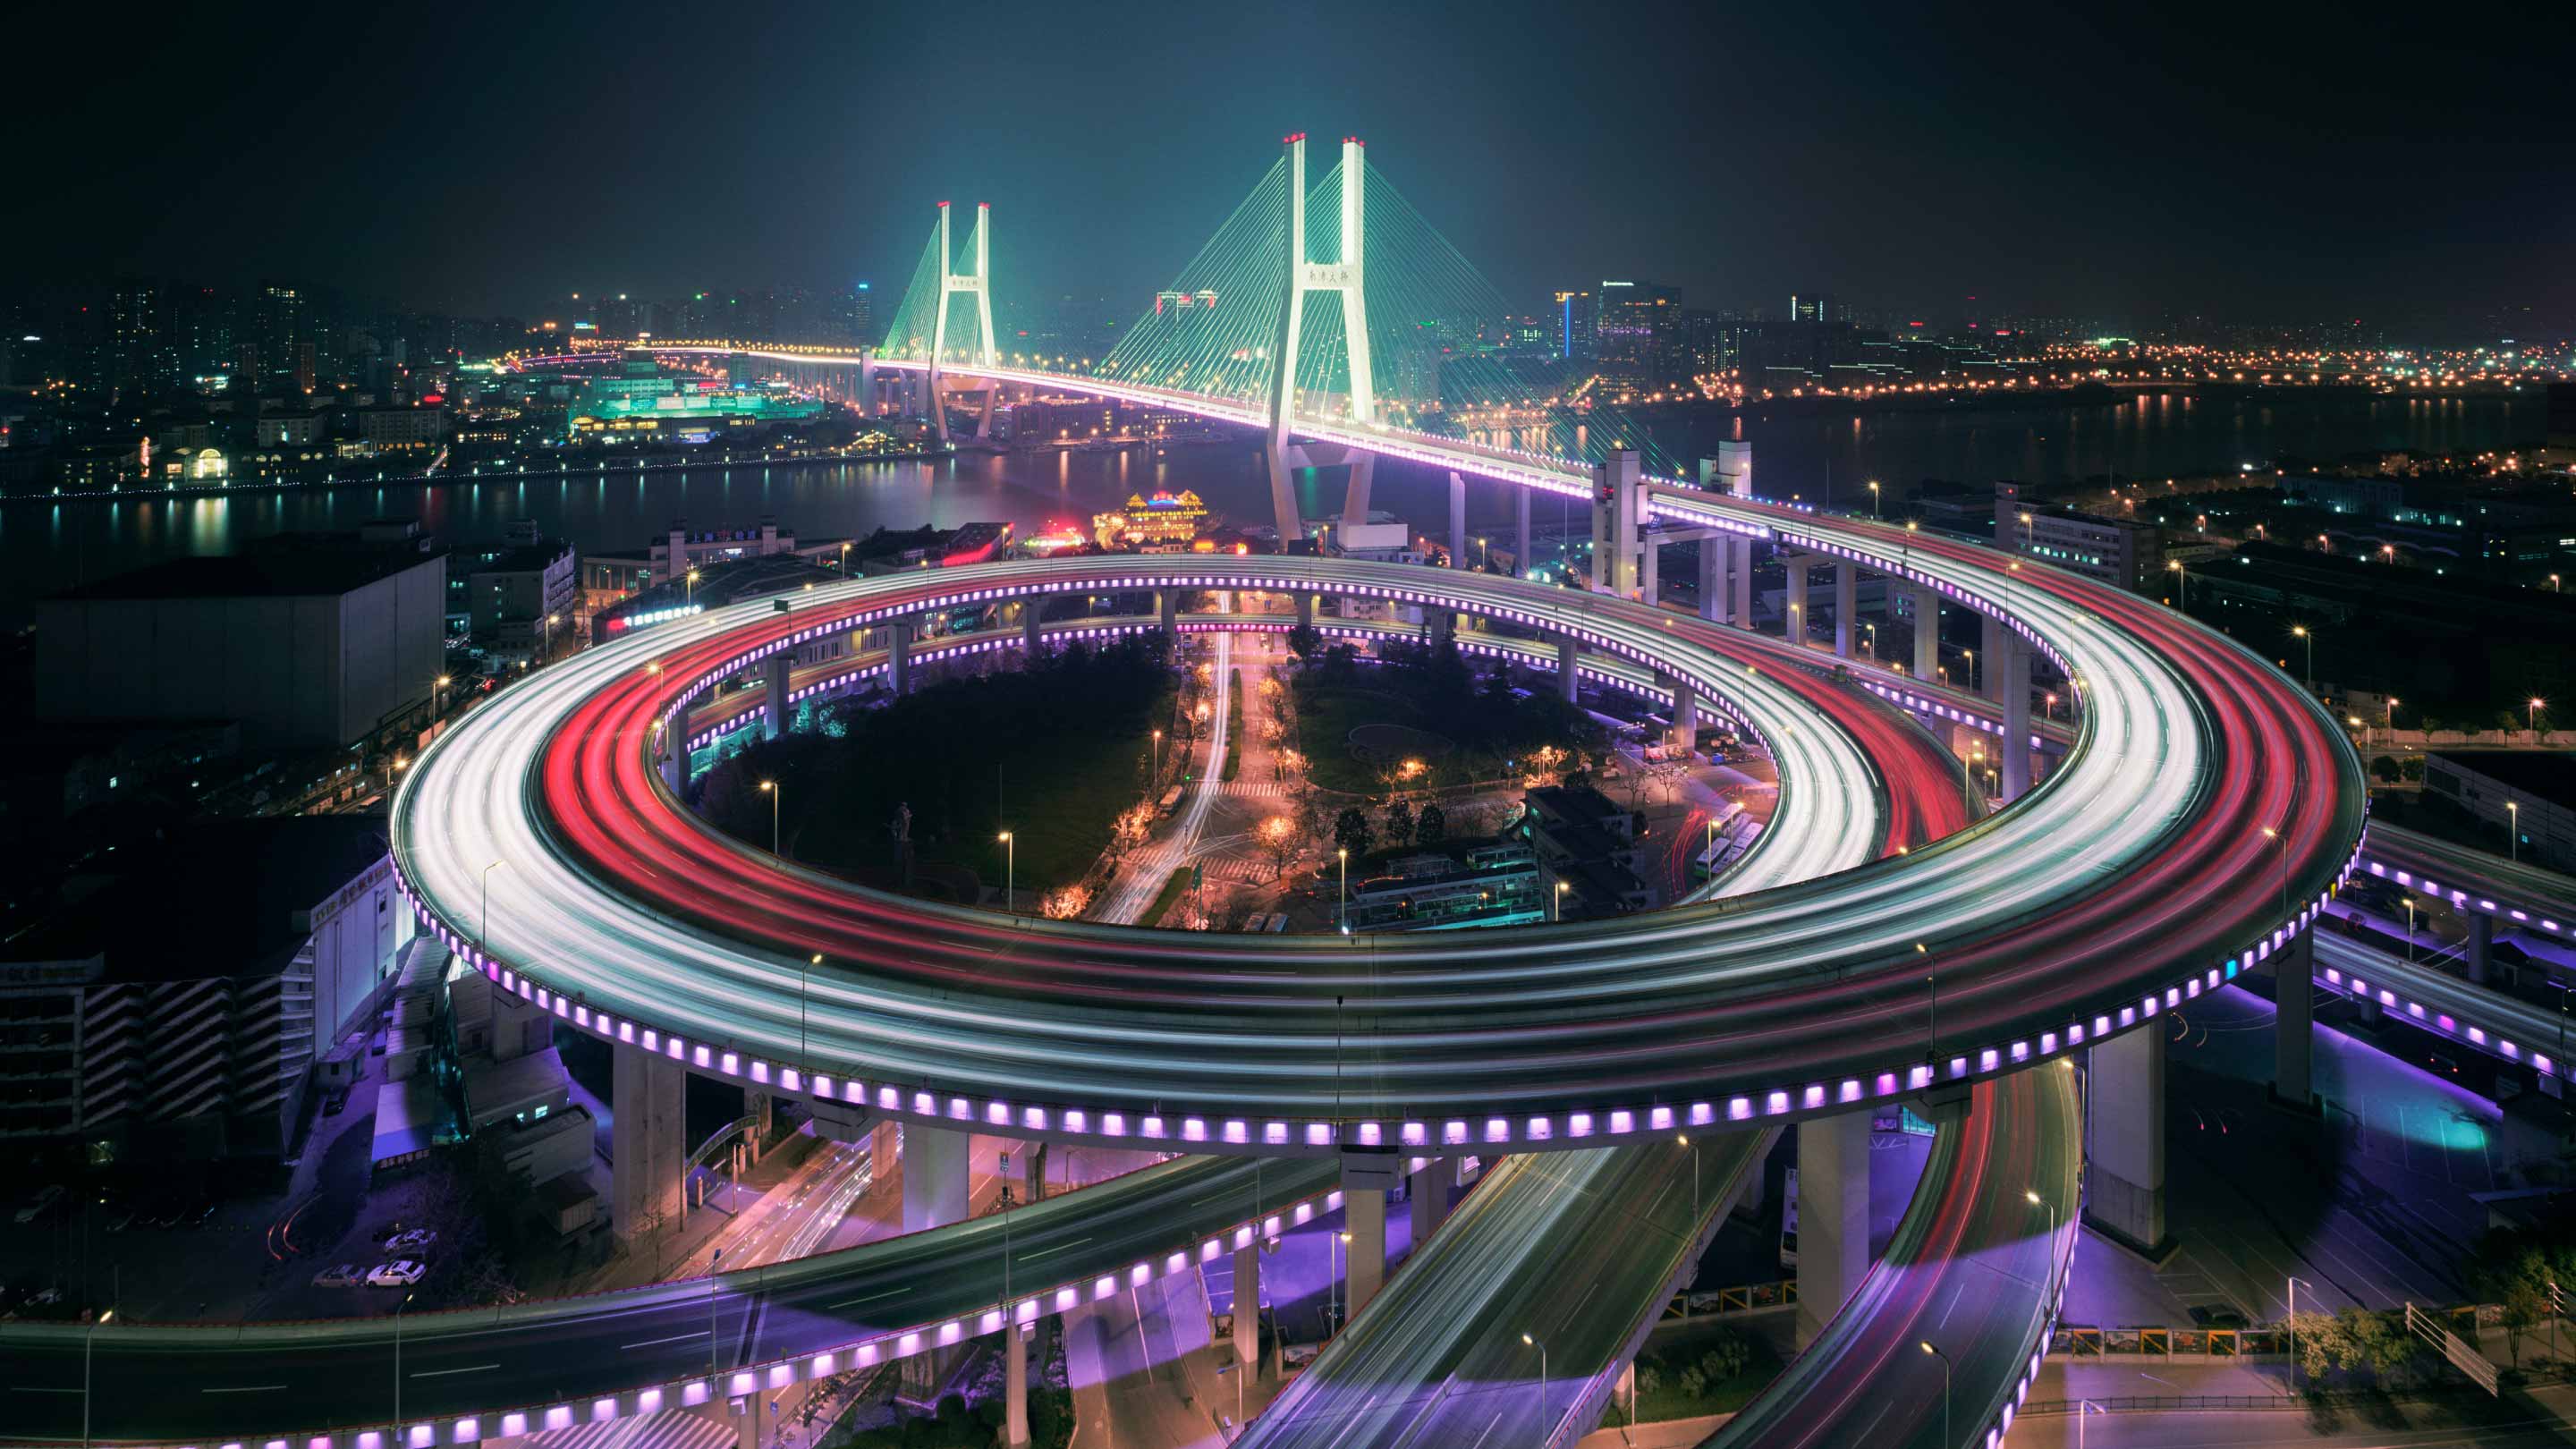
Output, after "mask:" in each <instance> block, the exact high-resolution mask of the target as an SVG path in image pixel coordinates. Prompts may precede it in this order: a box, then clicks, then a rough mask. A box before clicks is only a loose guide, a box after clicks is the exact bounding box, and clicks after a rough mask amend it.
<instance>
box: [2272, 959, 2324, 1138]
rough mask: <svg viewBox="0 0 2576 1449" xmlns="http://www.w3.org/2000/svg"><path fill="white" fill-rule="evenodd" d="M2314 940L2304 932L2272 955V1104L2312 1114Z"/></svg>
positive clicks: (2315, 1107) (2314, 1083) (2314, 1081)
mask: <svg viewBox="0 0 2576 1449" xmlns="http://www.w3.org/2000/svg"><path fill="white" fill-rule="evenodd" d="M2315 949H2316V947H2315V942H2314V941H2313V940H2311V939H2310V937H2309V935H2308V933H2307V932H2305V931H2301V932H2299V933H2298V934H2297V935H2295V936H2293V937H2291V938H2290V944H2288V945H2287V946H2284V947H2282V948H2281V949H2280V950H2277V951H2275V952H2273V953H2272V997H2273V1015H2272V1102H2273V1105H2274V1106H2278V1107H2285V1108H2288V1109H2289V1110H2291V1111H2293V1112H2299V1113H2302V1114H2308V1115H2314V1114H2315V1113H2316V1112H2317V1110H2318V1109H2317V1105H2316V1080H2315V1070H2314V1062H2315V1058H2316V1041H2315V1013H2316V1008H2315V1000H2314V995H2315V989H2316V985H2315V982H2316V977H2315V971H2316V954H2315Z"/></svg>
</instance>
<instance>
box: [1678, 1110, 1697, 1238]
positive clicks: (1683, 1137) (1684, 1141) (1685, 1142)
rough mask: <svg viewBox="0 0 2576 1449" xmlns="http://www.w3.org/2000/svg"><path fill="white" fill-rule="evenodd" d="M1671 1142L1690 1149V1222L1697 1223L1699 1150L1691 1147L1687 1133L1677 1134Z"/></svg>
mask: <svg viewBox="0 0 2576 1449" xmlns="http://www.w3.org/2000/svg"><path fill="white" fill-rule="evenodd" d="M1673 1140H1674V1141H1676V1142H1679V1143H1680V1144H1681V1145H1682V1146H1684V1147H1686V1148H1689V1149H1690V1157H1691V1221H1692V1222H1698V1221H1699V1149H1698V1148H1696V1147H1691V1140H1690V1134H1689V1133H1687V1132H1684V1133H1681V1134H1679V1135H1678V1136H1676V1137H1675V1138H1674V1139H1673Z"/></svg>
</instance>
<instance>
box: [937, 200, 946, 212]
mask: <svg viewBox="0 0 2576 1449" xmlns="http://www.w3.org/2000/svg"><path fill="white" fill-rule="evenodd" d="M939 209H940V210H941V211H946V210H947V209H948V203H947V202H944V201H943V202H941V203H939Z"/></svg>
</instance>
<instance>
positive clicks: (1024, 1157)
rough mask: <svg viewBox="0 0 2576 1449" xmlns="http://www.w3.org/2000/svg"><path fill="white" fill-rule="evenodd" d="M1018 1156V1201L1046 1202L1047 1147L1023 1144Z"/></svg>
mask: <svg viewBox="0 0 2576 1449" xmlns="http://www.w3.org/2000/svg"><path fill="white" fill-rule="evenodd" d="M1024 1146H1025V1148H1026V1150H1025V1151H1023V1152H1022V1153H1021V1154H1020V1201H1022V1202H1024V1203H1036V1202H1044V1201H1046V1170H1047V1145H1046V1144H1045V1143H1043V1142H1030V1143H1026V1144H1024Z"/></svg>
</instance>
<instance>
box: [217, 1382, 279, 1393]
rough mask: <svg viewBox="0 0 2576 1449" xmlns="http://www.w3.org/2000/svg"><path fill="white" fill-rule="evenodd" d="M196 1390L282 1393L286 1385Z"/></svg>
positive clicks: (257, 1385) (253, 1385)
mask: <svg viewBox="0 0 2576 1449" xmlns="http://www.w3.org/2000/svg"><path fill="white" fill-rule="evenodd" d="M197 1392H198V1393H201V1394H282V1393H285V1392H286V1385H284V1384H250V1385H247V1386H245V1387H242V1388H238V1389H199V1390H197Z"/></svg>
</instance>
